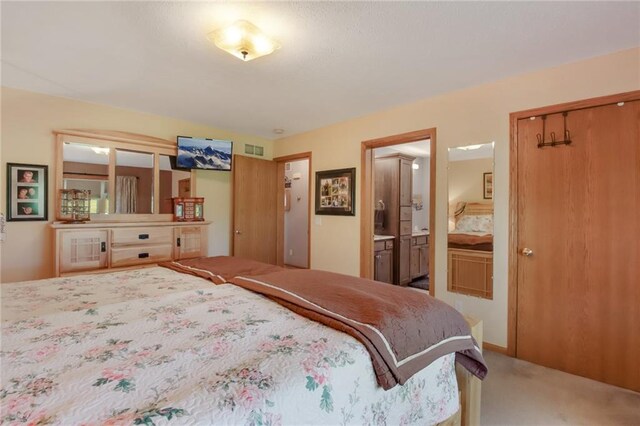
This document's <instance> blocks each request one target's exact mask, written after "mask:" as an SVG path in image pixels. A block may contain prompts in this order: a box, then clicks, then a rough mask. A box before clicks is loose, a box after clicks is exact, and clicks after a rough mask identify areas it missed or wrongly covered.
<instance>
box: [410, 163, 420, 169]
mask: <svg viewBox="0 0 640 426" xmlns="http://www.w3.org/2000/svg"><path fill="white" fill-rule="evenodd" d="M411 167H413V170H420V164H418V163H413V164H412V165H411Z"/></svg>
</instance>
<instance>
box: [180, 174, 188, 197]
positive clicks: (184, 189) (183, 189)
mask: <svg viewBox="0 0 640 426" xmlns="http://www.w3.org/2000/svg"><path fill="white" fill-rule="evenodd" d="M178 197H180V198H189V197H191V178H186V179H180V180H179V181H178Z"/></svg>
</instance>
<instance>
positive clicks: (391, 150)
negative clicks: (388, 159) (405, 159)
mask: <svg viewBox="0 0 640 426" xmlns="http://www.w3.org/2000/svg"><path fill="white" fill-rule="evenodd" d="M398 152H399V153H401V154H406V155H410V156H412V157H420V158H426V157H430V156H431V141H430V140H429V139H426V140H423V141H417V142H410V143H403V144H399V145H391V146H385V147H382V148H376V149H374V155H375V157H376V158H377V157H382V156H385V155H389V154H396V153H398Z"/></svg>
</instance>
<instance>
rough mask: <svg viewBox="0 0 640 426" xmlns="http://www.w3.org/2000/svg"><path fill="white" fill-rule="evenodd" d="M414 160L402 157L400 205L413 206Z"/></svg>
mask: <svg viewBox="0 0 640 426" xmlns="http://www.w3.org/2000/svg"><path fill="white" fill-rule="evenodd" d="M412 183H413V160H407V159H404V158H401V159H400V205H401V206H409V207H411V200H412V197H413V194H412V190H411V187H412Z"/></svg>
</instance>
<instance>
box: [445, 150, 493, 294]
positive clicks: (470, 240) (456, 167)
mask: <svg viewBox="0 0 640 426" xmlns="http://www.w3.org/2000/svg"><path fill="white" fill-rule="evenodd" d="M493 154H494V144H493V142H491V143H484V144H474V145H466V146H458V147H454V148H449V156H448V194H449V211H448V227H449V229H448V231H449V232H448V244H447V265H448V285H447V288H448V290H449V291H450V292H454V293H462V294H467V295H471V296H478V297H483V298H487V299H493V165H494V155H493Z"/></svg>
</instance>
